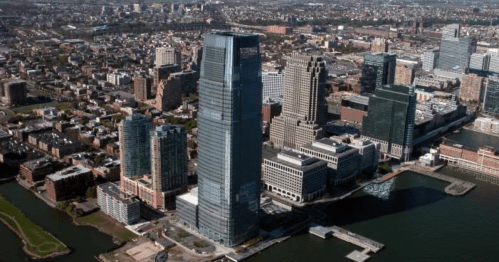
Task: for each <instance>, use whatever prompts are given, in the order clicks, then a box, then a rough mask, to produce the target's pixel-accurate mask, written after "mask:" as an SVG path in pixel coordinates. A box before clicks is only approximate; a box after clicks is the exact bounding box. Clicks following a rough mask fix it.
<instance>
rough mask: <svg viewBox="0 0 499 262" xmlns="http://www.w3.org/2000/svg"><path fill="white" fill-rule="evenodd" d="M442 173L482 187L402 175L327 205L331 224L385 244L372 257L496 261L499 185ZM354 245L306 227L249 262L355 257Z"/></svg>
mask: <svg viewBox="0 0 499 262" xmlns="http://www.w3.org/2000/svg"><path fill="white" fill-rule="evenodd" d="M439 172H441V173H443V174H447V175H451V176H454V177H456V178H459V179H462V180H465V181H470V182H473V183H475V184H476V185H477V186H476V188H475V189H473V190H471V191H470V192H469V193H468V194H466V195H465V196H462V197H455V196H450V195H447V194H446V193H445V192H444V188H445V187H446V186H447V185H448V183H446V182H443V181H439V180H437V179H433V178H429V177H426V176H422V175H418V174H415V173H407V174H403V175H401V176H399V177H396V178H394V180H392V182H393V183H392V184H391V185H390V186H387V187H378V188H374V189H372V190H370V192H369V193H366V192H365V191H359V192H357V193H356V194H354V195H352V196H351V197H349V198H347V199H345V200H343V201H340V202H336V203H333V204H331V205H330V206H329V207H328V208H327V210H326V212H327V214H328V221H327V224H328V225H338V226H341V227H343V228H345V229H347V230H350V231H352V232H354V233H357V234H360V235H363V236H365V237H368V238H370V239H373V240H375V241H378V242H381V243H383V244H385V245H386V248H385V249H383V250H382V251H380V252H379V253H377V254H374V255H372V257H371V259H370V260H369V261H374V262H376V261H378V262H381V261H383V262H385V261H405V262H411V261H413V262H420V261H421V262H423V261H425V262H427V261H439V262H440V261H453V262H460V261H463V262H464V261H466V262H467V261H497V254H496V252H497V251H496V250H497V248H496V244H495V243H496V237H497V235H499V228H497V226H496V224H497V217H499V203H498V202H497V201H496V199H498V198H499V187H498V186H496V185H492V184H489V183H486V182H482V181H479V180H476V179H475V178H474V177H473V176H471V175H468V174H465V173H463V172H461V171H460V170H458V169H455V168H450V167H446V168H444V169H442V170H441V171H439ZM388 182H390V181H387V183H388ZM377 190H379V191H378V192H377ZM384 190H385V191H388V192H382V191H384ZM368 191H369V190H368ZM353 250H361V249H360V248H359V247H356V246H354V245H352V244H349V243H346V242H344V241H341V240H338V239H334V238H331V239H328V240H323V239H320V238H318V237H316V236H313V235H310V234H308V232H307V231H304V232H303V233H302V234H299V235H297V236H295V237H293V238H291V239H289V240H288V241H286V242H283V243H280V244H277V245H275V246H273V247H272V248H270V249H268V250H265V251H263V252H262V253H260V254H258V255H256V256H254V257H252V258H250V259H248V260H247V261H248V262H261V261H286V262H298V261H351V260H349V259H347V258H345V256H346V255H347V254H348V253H350V252H351V251H353Z"/></svg>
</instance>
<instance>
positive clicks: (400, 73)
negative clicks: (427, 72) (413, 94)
mask: <svg viewBox="0 0 499 262" xmlns="http://www.w3.org/2000/svg"><path fill="white" fill-rule="evenodd" d="M415 72H416V69H415V68H414V65H411V64H405V63H399V62H397V66H396V68H395V81H394V83H395V84H396V85H412V82H413V81H414V75H415Z"/></svg>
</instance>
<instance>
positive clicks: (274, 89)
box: [262, 71, 284, 99]
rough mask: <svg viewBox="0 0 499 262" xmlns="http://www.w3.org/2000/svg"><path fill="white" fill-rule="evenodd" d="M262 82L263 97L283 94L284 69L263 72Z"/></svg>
mask: <svg viewBox="0 0 499 262" xmlns="http://www.w3.org/2000/svg"><path fill="white" fill-rule="evenodd" d="M262 83H263V89H262V99H265V98H267V97H270V98H273V97H282V96H283V89H284V88H283V87H284V73H283V72H282V71H275V72H262Z"/></svg>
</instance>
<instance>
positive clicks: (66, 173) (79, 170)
mask: <svg viewBox="0 0 499 262" xmlns="http://www.w3.org/2000/svg"><path fill="white" fill-rule="evenodd" d="M90 171H91V170H90V169H88V168H86V167H82V166H71V167H68V168H65V169H63V170H61V171H59V172H56V173H54V174H52V175H48V176H47V178H48V179H50V180H52V181H58V180H61V179H65V178H68V177H72V176H79V175H81V174H84V173H88V172H90Z"/></svg>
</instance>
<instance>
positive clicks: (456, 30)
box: [442, 24, 461, 38]
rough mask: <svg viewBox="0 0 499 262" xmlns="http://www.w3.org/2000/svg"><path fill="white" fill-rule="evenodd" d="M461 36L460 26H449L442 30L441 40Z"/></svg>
mask: <svg viewBox="0 0 499 262" xmlns="http://www.w3.org/2000/svg"><path fill="white" fill-rule="evenodd" d="M460 35H461V25H460V24H451V25H447V26H446V27H444V28H442V38H459V36H460Z"/></svg>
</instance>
